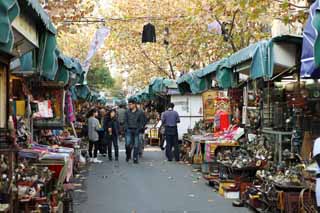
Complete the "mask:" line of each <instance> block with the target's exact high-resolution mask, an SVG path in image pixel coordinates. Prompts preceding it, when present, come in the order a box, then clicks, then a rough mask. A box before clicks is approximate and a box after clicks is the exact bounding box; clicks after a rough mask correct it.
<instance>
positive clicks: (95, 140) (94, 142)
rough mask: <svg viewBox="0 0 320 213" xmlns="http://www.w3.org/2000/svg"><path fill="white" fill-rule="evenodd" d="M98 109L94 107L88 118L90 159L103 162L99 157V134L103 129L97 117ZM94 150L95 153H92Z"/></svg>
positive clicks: (94, 161)
mask: <svg viewBox="0 0 320 213" xmlns="http://www.w3.org/2000/svg"><path fill="white" fill-rule="evenodd" d="M97 116H98V111H97V110H96V109H92V110H91V111H90V112H89V119H88V138H89V157H90V159H89V161H90V162H93V163H102V161H100V160H98V159H97V154H98V145H99V134H98V131H99V130H100V129H101V127H100V123H99V120H98V119H97ZM92 150H93V155H92Z"/></svg>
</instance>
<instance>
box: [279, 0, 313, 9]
mask: <svg viewBox="0 0 320 213" xmlns="http://www.w3.org/2000/svg"><path fill="white" fill-rule="evenodd" d="M274 1H276V2H278V3H280V4H283V3H284V2H283V1H282V0H274ZM288 4H289V6H291V7H295V8H298V9H308V8H309V7H308V6H300V5H296V4H294V3H291V2H288Z"/></svg>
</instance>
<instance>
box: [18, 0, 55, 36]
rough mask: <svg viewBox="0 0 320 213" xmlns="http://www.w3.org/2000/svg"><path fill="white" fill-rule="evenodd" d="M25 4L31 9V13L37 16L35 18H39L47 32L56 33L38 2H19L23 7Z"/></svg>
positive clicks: (29, 0)
mask: <svg viewBox="0 0 320 213" xmlns="http://www.w3.org/2000/svg"><path fill="white" fill-rule="evenodd" d="M24 2H26V3H27V6H28V7H31V8H32V9H33V11H34V12H35V13H36V14H37V16H38V17H39V18H40V20H41V22H42V24H43V25H44V26H45V27H46V29H47V30H48V31H50V32H51V33H53V34H56V33H57V30H56V28H55V27H54V26H53V24H52V22H51V19H50V17H49V16H48V14H47V13H46V11H44V9H43V8H42V6H41V4H40V3H39V0H19V4H21V5H23V3H24Z"/></svg>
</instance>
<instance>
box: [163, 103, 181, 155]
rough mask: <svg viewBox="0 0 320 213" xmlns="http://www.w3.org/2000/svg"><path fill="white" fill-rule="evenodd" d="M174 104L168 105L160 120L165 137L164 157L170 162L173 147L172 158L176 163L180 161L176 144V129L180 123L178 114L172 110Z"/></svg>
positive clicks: (177, 143) (177, 144)
mask: <svg viewBox="0 0 320 213" xmlns="http://www.w3.org/2000/svg"><path fill="white" fill-rule="evenodd" d="M173 108H174V104H173V103H170V104H169V108H168V110H167V111H165V112H164V113H162V116H161V120H162V124H163V125H164V127H165V137H166V142H167V145H166V156H167V158H168V161H172V158H173V157H172V147H174V157H175V160H176V161H179V160H180V150H179V142H178V127H177V124H178V123H180V117H179V114H178V112H176V111H174V110H173Z"/></svg>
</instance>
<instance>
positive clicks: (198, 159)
mask: <svg viewBox="0 0 320 213" xmlns="http://www.w3.org/2000/svg"><path fill="white" fill-rule="evenodd" d="M202 162H203V157H202V152H201V145H200V143H198V144H197V152H196V154H195V155H194V157H193V163H194V164H202Z"/></svg>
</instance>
